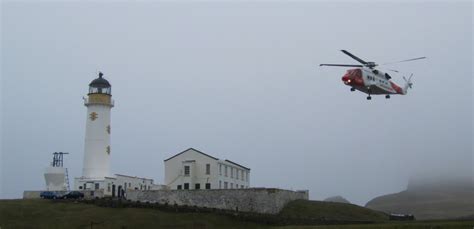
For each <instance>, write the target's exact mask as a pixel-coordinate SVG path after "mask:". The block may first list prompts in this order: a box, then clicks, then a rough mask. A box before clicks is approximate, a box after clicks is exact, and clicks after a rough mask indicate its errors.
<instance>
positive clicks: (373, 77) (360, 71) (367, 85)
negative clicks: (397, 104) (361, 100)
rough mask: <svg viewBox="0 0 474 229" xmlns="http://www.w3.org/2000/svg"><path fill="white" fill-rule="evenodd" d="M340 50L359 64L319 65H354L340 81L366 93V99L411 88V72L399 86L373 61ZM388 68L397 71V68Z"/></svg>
mask: <svg viewBox="0 0 474 229" xmlns="http://www.w3.org/2000/svg"><path fill="white" fill-rule="evenodd" d="M341 51H342V52H343V53H344V54H346V55H348V56H350V57H351V58H352V59H354V60H356V61H357V62H359V63H361V64H320V65H319V66H331V67H356V68H353V69H349V70H347V72H346V74H345V75H344V76H342V82H343V83H344V84H345V85H347V86H349V87H351V91H355V90H358V91H361V92H363V93H366V94H367V95H368V96H367V100H371V99H372V96H371V95H385V98H386V99H390V95H393V94H399V95H406V94H407V92H408V89H411V88H412V86H413V83H412V82H411V78H412V77H413V74H411V76H410V77H409V78H408V79H406V78H405V77H403V79H404V80H405V85H404V86H403V87H400V86H399V85H397V84H396V83H394V82H393V81H391V80H390V79H391V78H392V77H391V76H390V75H389V74H388V73H387V72H382V71H380V70H378V69H375V67H377V66H378V64H376V63H375V62H369V61H364V60H362V59H360V58H359V57H357V56H355V55H354V54H352V53H350V52H348V51H346V50H341ZM425 58H426V57H424V56H423V57H417V58H412V59H407V60H401V61H396V62H390V63H386V64H394V63H400V62H407V61H414V60H420V59H425ZM389 70H390V71H393V72H397V73H398V72H399V71H397V70H392V69H389Z"/></svg>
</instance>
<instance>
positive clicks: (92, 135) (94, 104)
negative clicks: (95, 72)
mask: <svg viewBox="0 0 474 229" xmlns="http://www.w3.org/2000/svg"><path fill="white" fill-rule="evenodd" d="M103 75H104V74H102V72H99V78H96V79H94V80H92V82H91V83H90V84H89V93H88V94H87V98H84V105H85V106H86V107H87V116H86V135H85V142H84V165H83V170H82V177H84V178H89V179H104V178H105V177H108V176H110V175H111V174H110V154H111V149H110V130H111V127H110V111H111V110H112V107H113V106H114V101H113V100H112V87H111V85H110V83H109V81H107V80H106V79H104V78H103Z"/></svg>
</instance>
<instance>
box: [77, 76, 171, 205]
mask: <svg viewBox="0 0 474 229" xmlns="http://www.w3.org/2000/svg"><path fill="white" fill-rule="evenodd" d="M103 75H104V74H102V73H101V72H99V78H97V79H94V80H92V82H91V83H90V84H89V94H87V98H84V105H85V106H86V107H87V116H86V136H85V142H84V165H83V167H82V176H81V177H75V178H74V190H77V191H83V192H84V195H85V196H86V198H91V197H104V196H107V197H112V198H115V197H118V198H122V197H124V196H125V195H126V193H127V191H128V190H151V189H161V188H163V186H160V185H154V184H153V179H148V178H143V177H136V176H128V175H122V174H112V173H111V172H110V157H111V151H110V111H111V110H112V107H114V101H113V100H112V87H111V85H110V83H109V81H107V80H106V79H104V78H103Z"/></svg>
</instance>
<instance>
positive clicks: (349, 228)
mask: <svg viewBox="0 0 474 229" xmlns="http://www.w3.org/2000/svg"><path fill="white" fill-rule="evenodd" d="M365 228H369V229H375V228H377V229H472V228H474V221H415V222H387V223H380V224H365V225H331V226H326V225H324V226H285V227H279V229H365Z"/></svg>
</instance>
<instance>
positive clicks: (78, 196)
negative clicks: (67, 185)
mask: <svg viewBox="0 0 474 229" xmlns="http://www.w3.org/2000/svg"><path fill="white" fill-rule="evenodd" d="M62 198H63V199H82V198H84V193H82V192H78V191H71V192H68V193H67V194H66V195H64V196H62Z"/></svg>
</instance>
